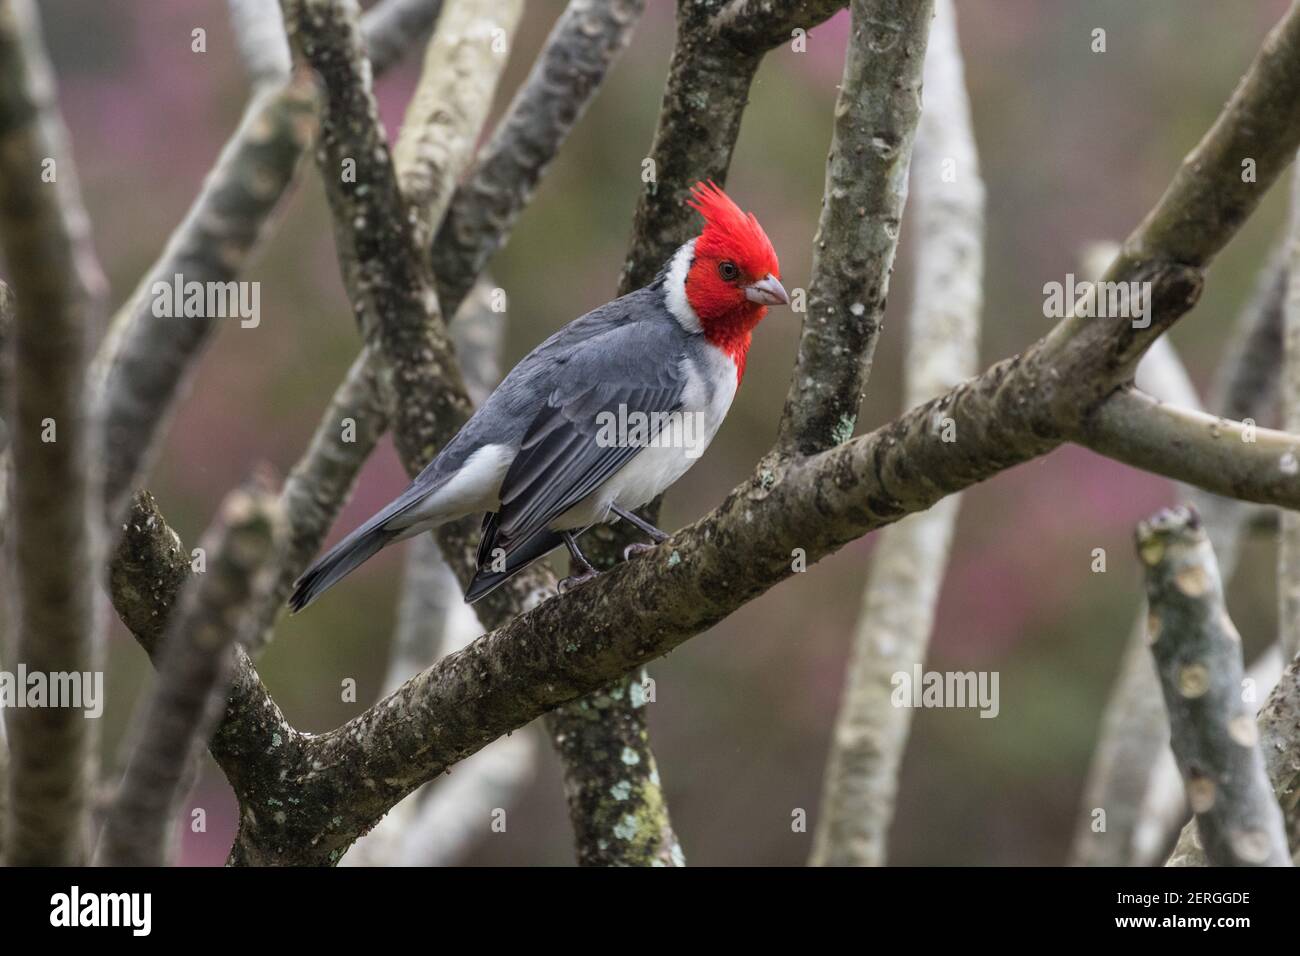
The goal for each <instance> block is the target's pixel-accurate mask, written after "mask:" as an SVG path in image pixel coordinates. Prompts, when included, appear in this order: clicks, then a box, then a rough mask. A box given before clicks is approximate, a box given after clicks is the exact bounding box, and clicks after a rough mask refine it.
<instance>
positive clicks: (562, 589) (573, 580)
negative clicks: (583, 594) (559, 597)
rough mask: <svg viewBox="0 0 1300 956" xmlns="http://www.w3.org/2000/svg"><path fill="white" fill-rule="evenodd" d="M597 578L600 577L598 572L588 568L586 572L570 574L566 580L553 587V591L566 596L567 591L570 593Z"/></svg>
mask: <svg viewBox="0 0 1300 956" xmlns="http://www.w3.org/2000/svg"><path fill="white" fill-rule="evenodd" d="M598 577H600V572H599V571H597V570H596V569H595V568H588V569H587V570H586V571H583V572H582V573H581V574H570V575H569V576H568V577H567V578H565V579H564V580H562V581H561V582H560V583H559V584H557V585H556V586H555V590H556V591H557V592H559V593H560V594H566V593H568V592H569V591H572V590H573V589H574V588H576V587H579V586H580V585H583V584H586V583H587V582H588V581H590V580H591V579H592V578H598Z"/></svg>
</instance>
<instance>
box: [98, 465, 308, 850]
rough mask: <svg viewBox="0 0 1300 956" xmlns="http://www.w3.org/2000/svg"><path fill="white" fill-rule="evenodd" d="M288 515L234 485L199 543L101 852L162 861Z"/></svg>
mask: <svg viewBox="0 0 1300 956" xmlns="http://www.w3.org/2000/svg"><path fill="white" fill-rule="evenodd" d="M283 532H284V528H283V515H282V514H281V513H280V511H279V506H278V504H277V503H276V499H275V496H274V495H273V494H272V493H271V492H270V491H269V490H267V489H266V488H264V487H257V486H252V487H249V488H247V489H240V490H237V491H234V492H231V494H230V495H228V496H227V497H226V500H225V501H224V502H223V503H222V505H221V511H220V514H219V516H218V518H217V520H216V522H215V524H214V525H213V527H212V528H210V529H209V530H208V533H207V534H206V535H205V536H204V539H203V544H202V545H201V547H202V549H203V551H204V552H205V555H206V556H208V557H207V558H206V560H207V561H208V562H209V564H208V567H207V568H206V570H205V571H204V573H203V574H201V575H199V576H197V577H195V578H193V579H192V580H191V582H190V584H189V586H188V587H187V588H185V590H184V592H183V593H182V595H181V598H180V605H179V607H178V609H177V613H176V614H174V615H173V616H172V617H171V618H170V621H169V623H168V628H167V635H166V638H165V639H164V641H163V644H162V647H161V649H160V651H159V655H158V674H157V677H156V679H155V681H154V686H153V689H152V690H151V691H150V693H149V695H148V697H147V698H146V699H145V700H144V701H143V702H142V704H141V706H140V707H139V709H138V710H137V713H136V719H135V740H134V742H133V744H132V746H131V755H130V758H129V760H128V763H127V766H126V771H125V773H124V775H123V777H122V782H121V784H120V786H119V788H118V791H117V795H116V797H115V798H114V800H113V805H112V807H111V808H110V809H109V812H108V817H107V819H106V821H105V823H104V831H103V834H102V835H101V842H100V846H99V852H98V856H97V859H98V861H99V862H101V863H103V864H105V865H108V866H160V865H161V864H162V863H163V862H164V859H165V855H166V847H167V843H168V840H169V838H170V835H171V829H172V827H173V826H174V825H175V823H176V820H175V816H176V811H177V809H178V807H179V805H180V801H181V799H182V798H183V796H184V788H183V783H184V781H185V779H186V777H187V774H188V771H189V768H190V767H191V765H192V764H193V762H194V759H195V758H196V757H197V756H198V755H199V754H200V753H201V752H202V750H203V748H204V745H205V744H206V743H207V740H208V737H209V736H210V735H211V732H212V729H213V726H214V725H215V723H216V721H217V719H218V718H219V717H220V715H221V711H222V704H223V703H224V701H225V697H226V687H227V684H228V682H229V679H230V670H231V663H232V656H233V654H234V650H235V646H236V644H238V643H241V642H242V641H243V640H245V639H247V637H248V636H250V629H251V627H252V626H254V625H255V624H256V620H255V619H254V617H253V616H252V615H251V614H250V608H251V605H252V602H253V600H254V598H255V597H256V596H257V594H258V592H259V591H265V590H266V589H267V588H269V587H270V584H271V575H270V573H269V572H270V561H271V558H272V557H273V555H274V552H275V550H276V548H277V547H278V545H279V543H280V542H281V541H282V539H283Z"/></svg>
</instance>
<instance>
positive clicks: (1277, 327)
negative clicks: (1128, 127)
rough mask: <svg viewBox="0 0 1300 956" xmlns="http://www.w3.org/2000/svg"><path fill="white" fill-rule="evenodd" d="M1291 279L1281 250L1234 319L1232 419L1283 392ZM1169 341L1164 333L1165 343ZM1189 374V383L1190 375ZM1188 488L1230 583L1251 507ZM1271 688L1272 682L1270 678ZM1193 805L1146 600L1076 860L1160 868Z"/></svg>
mask: <svg viewBox="0 0 1300 956" xmlns="http://www.w3.org/2000/svg"><path fill="white" fill-rule="evenodd" d="M1112 258H1113V256H1112ZM1090 275H1100V270H1098V271H1090ZM1285 284H1286V283H1285V272H1284V270H1283V269H1282V258H1281V257H1280V256H1278V255H1274V256H1273V257H1272V258H1271V260H1270V263H1269V265H1268V266H1267V267H1266V268H1265V269H1263V270H1261V273H1260V281H1259V283H1258V288H1257V289H1256V292H1255V294H1254V295H1253V296H1252V297H1251V299H1250V301H1249V302H1248V303H1247V305H1246V307H1245V308H1243V309H1242V311H1241V313H1240V315H1239V316H1238V318H1237V320H1236V324H1235V328H1234V334H1233V335H1232V337H1231V339H1230V340H1229V341H1230V343H1231V346H1230V347H1229V349H1228V350H1227V352H1226V354H1225V355H1224V358H1223V359H1222V361H1221V362H1220V364H1219V367H1218V369H1217V371H1216V373H1215V376H1214V383H1213V385H1212V387H1211V390H1210V393H1211V399H1210V407H1211V408H1217V409H1220V410H1221V411H1222V413H1223V414H1224V415H1225V416H1226V417H1230V418H1250V419H1255V418H1258V417H1260V416H1261V415H1262V414H1263V413H1264V412H1265V410H1266V406H1267V403H1268V401H1269V399H1270V398H1271V397H1272V395H1273V393H1274V391H1275V390H1276V384H1277V377H1278V369H1279V367H1280V365H1281V354H1282V348H1281V336H1280V333H1281V325H1282V322H1281V312H1282V290H1283V289H1284V287H1285ZM1165 341H1167V340H1166V339H1160V340H1159V341H1158V342H1157V345H1159V344H1160V343H1161V342H1165ZM1155 358H1158V356H1157V354H1156V350H1155V348H1152V350H1151V351H1150V352H1148V353H1147V355H1146V356H1145V357H1144V359H1143V361H1142V364H1141V365H1139V367H1138V382H1139V385H1141V384H1142V382H1143V370H1144V369H1147V368H1148V367H1149V363H1150V362H1151V361H1152V360H1153V359H1155ZM1173 360H1174V361H1176V357H1174V358H1173ZM1174 377H1175V378H1176V377H1177V376H1174ZM1182 378H1183V379H1184V380H1185V378H1186V375H1185V373H1184V374H1183V375H1182ZM1153 394H1154V395H1155V397H1156V398H1158V399H1160V400H1161V401H1168V402H1172V403H1173V404H1176V405H1178V404H1181V405H1183V406H1185V407H1188V408H1195V407H1197V405H1198V404H1199V402H1198V401H1197V400H1196V398H1195V395H1194V393H1190V394H1189V393H1188V391H1187V389H1186V387H1184V388H1183V394H1182V395H1181V396H1180V395H1175V394H1173V393H1171V392H1153ZM1185 491H1186V495H1187V502H1188V503H1189V504H1190V505H1191V506H1192V507H1193V508H1194V510H1195V511H1196V512H1197V513H1198V514H1199V515H1200V516H1201V522H1202V525H1203V526H1204V528H1205V531H1206V534H1207V536H1208V537H1209V539H1210V544H1211V546H1212V547H1213V549H1214V553H1215V555H1216V556H1217V557H1218V561H1219V566H1220V568H1221V570H1222V574H1223V577H1224V579H1225V580H1228V579H1230V578H1231V577H1232V573H1233V569H1234V568H1235V567H1236V564H1237V555H1238V551H1239V541H1240V539H1241V536H1242V532H1243V530H1244V529H1245V526H1246V524H1247V522H1248V521H1249V519H1250V514H1251V511H1252V509H1251V508H1249V507H1248V506H1246V505H1245V504H1243V503H1242V502H1239V501H1236V500H1234V499H1231V498H1223V497H1220V496H1218V495H1213V494H1209V493H1208V492H1203V491H1201V490H1200V489H1198V488H1191V489H1185ZM1256 666H1258V665H1256ZM1274 678H1276V675H1275V674H1274ZM1263 686H1272V682H1271V681H1270V682H1269V683H1268V684H1267V685H1263ZM1185 808H1186V801H1185V797H1184V795H1183V787H1182V779H1181V777H1180V776H1179V774H1178V767H1177V765H1176V764H1175V763H1174V759H1173V754H1172V753H1171V752H1170V751H1169V720H1168V717H1167V715H1166V712H1165V709H1164V706H1163V704H1162V703H1161V701H1160V691H1159V681H1158V679H1157V677H1156V671H1155V667H1154V666H1153V664H1152V661H1151V654H1150V651H1149V650H1148V648H1147V642H1146V609H1145V601H1144V602H1143V608H1142V610H1141V611H1140V612H1139V614H1138V616H1137V618H1136V620H1135V621H1134V623H1133V628H1132V633H1131V636H1130V637H1129V640H1128V644H1127V646H1126V649H1125V651H1124V656H1123V658H1122V659H1121V662H1120V672H1119V677H1118V678H1117V679H1116V681H1115V687H1114V690H1113V691H1112V693H1111V698H1110V700H1109V701H1108V702H1107V704H1106V710H1105V712H1104V714H1103V716H1102V724H1101V733H1100V736H1099V739H1098V742H1097V747H1096V752H1095V754H1094V757H1093V761H1092V766H1091V767H1090V768H1089V771H1088V782H1087V784H1086V786H1085V790H1084V799H1083V804H1082V813H1081V815H1080V819H1079V824H1078V826H1077V827H1076V831H1075V838H1074V844H1073V846H1072V848H1071V853H1070V859H1071V860H1072V861H1073V862H1074V863H1076V864H1081V865H1090V866H1129V865H1138V866H1150V865H1153V864H1155V863H1156V862H1157V861H1158V860H1159V859H1162V858H1163V855H1164V853H1165V852H1166V850H1167V848H1168V846H1169V844H1170V842H1171V838H1172V836H1173V834H1175V833H1176V831H1177V829H1178V827H1180V826H1181V825H1182V822H1183V821H1184V820H1186V816H1187V814H1186V809H1185ZM1098 810H1104V811H1105V814H1106V816H1105V829H1104V830H1100V829H1097V828H1096V826H1095V824H1096V823H1097V820H1096V819H1094V814H1095V813H1096V812H1097V811H1098Z"/></svg>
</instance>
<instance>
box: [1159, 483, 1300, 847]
mask: <svg viewBox="0 0 1300 956" xmlns="http://www.w3.org/2000/svg"><path fill="white" fill-rule="evenodd" d="M1137 547H1138V555H1139V557H1140V558H1141V559H1142V563H1143V565H1144V567H1145V571H1146V587H1147V602H1148V605H1149V607H1150V616H1149V618H1148V621H1147V639H1148V641H1149V642H1150V644H1151V651H1152V653H1153V654H1154V656H1155V661H1156V669H1157V671H1158V672H1159V675H1160V686H1161V690H1162V691H1163V694H1164V699H1165V707H1166V708H1167V709H1168V711H1169V722H1170V727H1171V732H1172V736H1171V743H1172V745H1173V750H1174V758H1175V759H1176V760H1177V761H1178V769H1179V770H1180V771H1181V772H1182V774H1183V780H1184V781H1185V783H1186V787H1187V797H1188V800H1189V802H1190V803H1191V805H1192V812H1193V813H1194V814H1195V815H1196V822H1197V825H1198V829H1199V832H1200V837H1201V842H1202V844H1203V845H1204V847H1205V850H1206V855H1207V857H1208V858H1209V860H1210V862H1211V863H1213V864H1214V865H1216V866H1265V865H1267V866H1289V865H1290V862H1291V857H1290V854H1289V853H1288V852H1287V846H1286V835H1285V832H1284V831H1283V827H1282V813H1281V811H1280V810H1279V809H1278V806H1277V802H1276V801H1275V800H1274V799H1273V793H1272V790H1271V788H1270V787H1269V782H1268V777H1267V775H1266V773H1265V770H1264V759H1263V756H1262V754H1261V753H1260V748H1259V727H1258V725H1257V723H1256V721H1255V714H1254V713H1253V712H1252V710H1251V709H1250V708H1249V707H1247V706H1246V705H1245V704H1244V702H1243V701H1242V695H1241V686H1242V684H1241V681H1242V665H1241V637H1240V635H1238V634H1237V630H1236V628H1235V627H1233V625H1232V621H1231V619H1230V618H1229V617H1228V611H1227V608H1226V607H1225V606H1224V603H1223V586H1222V584H1221V583H1220V580H1219V568H1218V565H1217V563H1216V562H1215V560H1214V551H1213V550H1212V549H1211V548H1210V543H1209V539H1208V538H1206V536H1205V531H1204V529H1203V528H1202V527H1201V525H1200V521H1199V519H1198V518H1197V517H1196V514H1195V512H1192V511H1190V510H1188V509H1186V508H1177V509H1174V510H1171V511H1163V512H1161V513H1160V514H1158V515H1156V516H1155V517H1153V518H1150V519H1148V520H1147V521H1144V522H1143V523H1142V524H1140V525H1138V529H1137Z"/></svg>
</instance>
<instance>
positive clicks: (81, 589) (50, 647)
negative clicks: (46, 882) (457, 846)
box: [0, 0, 107, 866]
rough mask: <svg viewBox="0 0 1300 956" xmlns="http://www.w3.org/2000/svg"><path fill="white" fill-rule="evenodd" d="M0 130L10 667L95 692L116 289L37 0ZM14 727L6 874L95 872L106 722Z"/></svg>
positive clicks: (3, 53) (27, 711)
mask: <svg viewBox="0 0 1300 956" xmlns="http://www.w3.org/2000/svg"><path fill="white" fill-rule="evenodd" d="M0 130H3V136H2V138H0V246H2V247H3V252H4V258H5V262H6V264H7V265H8V268H9V271H10V274H11V276H12V279H11V282H12V286H13V292H14V296H15V300H16V303H17V314H16V318H15V322H14V327H13V333H12V344H11V345H10V349H11V351H12V362H11V363H10V365H9V367H10V368H11V369H12V382H11V383H9V387H10V389H11V391H12V397H11V398H10V399H9V400H8V401H7V402H6V405H7V407H8V408H9V409H11V416H10V418H11V420H10V422H9V426H10V431H11V439H10V440H11V449H12V454H13V462H14V469H13V480H12V482H11V483H10V488H9V516H10V522H11V524H12V529H11V533H10V534H9V535H7V540H6V544H7V545H8V546H10V547H11V551H10V552H9V553H10V557H11V559H12V560H10V561H8V562H6V564H7V565H8V566H9V568H10V573H11V575H12V577H11V579H10V581H9V585H8V587H7V592H8V594H9V595H12V597H13V599H12V600H7V601H6V605H7V606H8V608H10V614H11V617H10V621H11V628H10V633H11V644H12V646H11V647H10V649H9V653H8V654H6V658H5V659H6V660H7V661H9V662H11V663H12V666H14V667H25V668H27V670H28V671H29V672H31V673H40V674H45V675H53V674H56V673H71V674H76V675H78V679H80V680H84V681H86V682H89V681H90V680H91V679H92V676H93V674H94V672H96V671H97V670H98V668H99V667H100V647H99V639H100V638H101V636H102V635H101V633H100V628H99V627H98V626H97V620H96V618H97V615H96V613H95V606H94V605H95V598H94V584H95V578H96V573H95V570H94V569H95V566H96V561H97V547H98V540H97V535H96V530H97V528H98V513H99V509H98V495H99V482H98V478H99V468H98V467H97V463H98V458H99V455H98V453H97V448H98V444H97V442H96V441H95V432H96V428H95V422H94V420H93V417H92V415H91V414H90V412H89V411H88V409H87V407H86V403H85V372H86V362H87V357H88V354H89V341H90V336H91V335H92V334H93V332H94V330H95V329H96V328H97V327H98V325H99V322H100V320H101V317H102V309H103V303H104V298H105V295H106V291H107V290H106V285H105V282H104V278H103V275H102V273H101V272H100V270H99V265H98V263H97V261H96V259H95V254H94V251H93V249H92V247H91V240H90V224H89V221H88V220H87V217H86V213H85V210H84V209H83V208H82V205H81V196H80V191H79V189H78V186H77V176H76V171H75V169H74V167H73V161H72V156H71V152H70V150H69V147H68V142H67V132H66V130H65V129H64V127H63V120H62V117H61V116H60V115H59V110H58V104H57V100H56V93H55V87H54V79H53V77H52V75H51V73H50V69H49V64H48V63H47V62H46V59H45V51H44V45H43V42H42V38H41V31H40V26H39V23H38V20H37V15H36V7H35V4H33V3H32V2H31V0H9V2H7V3H5V4H4V5H2V6H0ZM9 377H10V376H8V375H7V376H6V378H9ZM5 720H6V724H7V730H8V735H9V742H10V748H11V766H10V772H9V790H10V793H9V807H8V814H7V818H6V821H5V824H4V825H5V826H6V827H7V835H6V837H5V845H6V847H7V853H8V862H9V864H10V865H15V866H31V865H64V866H67V865H73V864H77V863H81V862H83V860H84V855H85V852H86V840H87V836H88V829H87V824H88V817H87V811H88V806H87V788H88V786H89V783H90V780H89V775H90V772H91V768H92V766H93V753H94V740H95V732H94V728H95V724H94V722H93V721H91V720H88V719H87V718H86V716H85V714H84V713H83V712H82V711H81V710H80V709H79V708H74V707H73V706H71V702H69V701H64V702H63V706H58V707H47V708H36V709H31V708H14V709H12V710H9V711H8V712H7V713H6V715H5Z"/></svg>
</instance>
